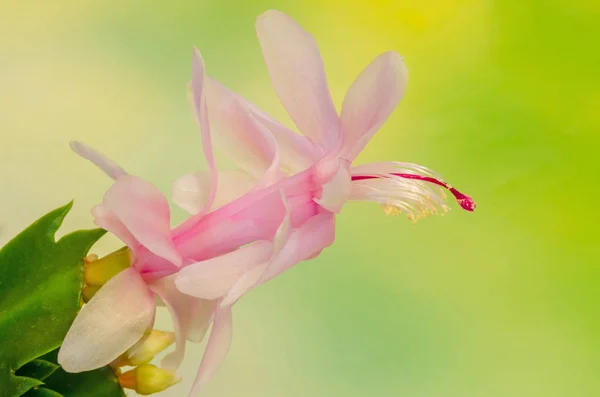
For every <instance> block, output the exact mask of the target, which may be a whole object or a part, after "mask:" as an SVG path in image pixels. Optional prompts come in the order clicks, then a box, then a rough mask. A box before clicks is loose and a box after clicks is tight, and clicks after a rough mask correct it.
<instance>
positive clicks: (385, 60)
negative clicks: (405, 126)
mask: <svg viewBox="0 0 600 397" xmlns="http://www.w3.org/2000/svg"><path fill="white" fill-rule="evenodd" d="M407 82H408V69H407V68H406V65H405V64H404V60H403V58H402V57H401V56H400V55H398V54H397V53H396V52H393V51H389V52H386V53H383V54H381V55H379V56H378V57H377V58H375V60H373V62H371V64H370V65H369V66H367V67H366V68H365V70H363V71H362V73H361V74H360V75H359V76H358V77H357V78H356V80H355V81H354V83H352V86H351V87H350V89H349V90H348V93H347V94H346V97H345V98H344V103H343V105H342V115H341V121H342V131H343V132H344V147H343V151H342V154H341V156H342V157H343V158H345V159H347V160H350V161H352V160H354V158H355V157H356V156H357V155H358V153H360V151H361V150H362V149H363V148H364V147H365V146H366V144H367V143H368V142H369V140H370V139H371V138H372V137H373V135H374V134H375V132H377V130H378V129H379V127H381V125H382V124H383V123H384V122H385V120H387V118H388V117H389V116H390V114H392V112H393V110H394V109H395V108H396V105H398V103H399V102H400V99H402V96H403V95H404V90H405V89H406V84H407Z"/></svg>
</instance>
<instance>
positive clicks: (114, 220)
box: [92, 204, 138, 252]
mask: <svg viewBox="0 0 600 397" xmlns="http://www.w3.org/2000/svg"><path fill="white" fill-rule="evenodd" d="M92 216H93V217H94V223H95V224H96V226H98V227H101V228H102V229H104V230H107V231H108V232H110V233H112V234H114V235H115V236H117V237H118V238H119V239H120V240H121V241H123V242H124V243H125V245H127V246H128V247H129V248H130V249H131V250H132V251H134V252H135V251H136V250H137V245H138V242H137V240H136V239H135V237H133V235H132V234H131V232H130V231H129V230H127V228H126V227H125V225H124V224H123V222H121V221H120V220H119V218H118V217H117V216H116V215H115V214H114V213H113V212H112V211H111V210H110V209H109V208H107V207H106V206H105V205H103V204H99V205H96V206H95V207H93V208H92Z"/></svg>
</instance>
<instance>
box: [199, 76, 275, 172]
mask: <svg viewBox="0 0 600 397" xmlns="http://www.w3.org/2000/svg"><path fill="white" fill-rule="evenodd" d="M206 83H207V84H206V98H207V101H206V102H207V106H208V118H209V120H210V124H211V127H212V128H213V130H215V132H214V133H213V139H214V142H215V144H216V145H217V146H219V148H220V149H221V150H223V152H225V154H227V156H228V157H229V158H230V159H231V160H233V161H234V162H236V163H237V164H238V165H239V166H240V167H241V168H242V169H243V170H244V171H246V172H248V173H249V174H250V175H252V176H254V177H255V178H257V179H260V178H263V175H264V174H265V173H267V172H270V173H271V174H272V175H271V176H270V178H271V179H273V182H275V181H276V180H277V179H278V178H279V177H281V172H280V170H279V161H278V160H279V158H278V153H277V150H278V149H277V142H276V141H275V138H274V137H273V135H272V134H271V133H270V132H269V130H268V129H267V128H266V127H265V126H263V125H262V124H261V123H259V122H258V121H257V120H256V119H255V118H254V116H253V115H252V113H251V112H250V110H249V109H248V107H247V106H245V104H244V103H243V102H242V101H240V100H239V97H238V96H237V95H235V94H233V92H231V91H230V90H228V89H227V88H225V87H224V86H223V85H221V83H219V82H218V81H216V80H214V79H207V81H206Z"/></svg>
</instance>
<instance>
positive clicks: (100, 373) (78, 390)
mask: <svg viewBox="0 0 600 397" xmlns="http://www.w3.org/2000/svg"><path fill="white" fill-rule="evenodd" d="M57 356H58V349H57V350H54V351H51V352H50V353H48V354H45V355H44V356H42V357H40V358H38V360H43V361H47V362H50V363H52V364H55V363H56V362H57ZM36 361H37V360H36ZM27 365H29V364H27ZM27 365H26V366H27ZM57 367H58V365H57ZM44 383H45V384H44V386H43V387H39V388H37V387H36V388H33V389H31V390H29V391H28V392H27V393H25V394H24V395H23V397H55V396H64V397H125V393H124V392H123V389H121V386H120V385H119V382H118V380H117V377H116V376H115V374H114V372H113V371H112V369H110V367H104V368H100V369H97V370H94V371H89V372H82V373H78V374H70V373H67V372H65V371H63V369H62V368H58V369H57V370H56V372H54V373H53V374H52V376H50V377H49V378H47V379H46V380H45V381H44ZM49 389H50V391H51V392H54V393H56V394H47V393H48V390H49Z"/></svg>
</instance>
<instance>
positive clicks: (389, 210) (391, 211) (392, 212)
mask: <svg viewBox="0 0 600 397" xmlns="http://www.w3.org/2000/svg"><path fill="white" fill-rule="evenodd" d="M381 209H382V210H383V212H384V213H385V214H386V215H389V216H396V215H398V214H400V213H401V212H402V210H401V209H400V208H399V207H398V206H395V205H393V204H388V203H386V204H381Z"/></svg>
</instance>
